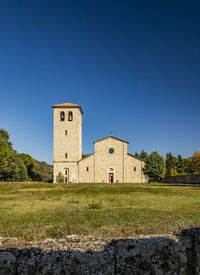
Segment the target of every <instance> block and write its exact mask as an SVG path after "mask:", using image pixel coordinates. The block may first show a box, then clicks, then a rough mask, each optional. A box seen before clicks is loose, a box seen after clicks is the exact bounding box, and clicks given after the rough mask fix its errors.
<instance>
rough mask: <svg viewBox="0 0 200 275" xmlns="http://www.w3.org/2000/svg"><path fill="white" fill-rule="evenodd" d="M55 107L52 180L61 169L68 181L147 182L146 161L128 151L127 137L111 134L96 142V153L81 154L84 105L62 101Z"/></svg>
mask: <svg viewBox="0 0 200 275" xmlns="http://www.w3.org/2000/svg"><path fill="white" fill-rule="evenodd" d="M52 108H53V110H54V115H53V117H54V125H53V137H54V150H53V182H54V183H56V177H57V176H58V174H59V173H62V174H63V176H64V180H65V182H66V183H117V182H119V183H145V182H147V178H146V177H145V175H144V174H143V171H142V168H143V167H144V164H145V162H144V161H143V160H142V159H140V158H137V157H135V156H133V155H131V154H130V153H128V144H129V142H128V141H125V140H123V139H120V138H117V137H114V136H112V135H111V136H108V137H105V138H102V139H99V140H97V141H95V142H94V153H93V154H91V155H89V156H87V157H84V158H82V115H83V110H82V108H81V106H79V105H76V104H72V103H63V104H59V105H53V106H52Z"/></svg>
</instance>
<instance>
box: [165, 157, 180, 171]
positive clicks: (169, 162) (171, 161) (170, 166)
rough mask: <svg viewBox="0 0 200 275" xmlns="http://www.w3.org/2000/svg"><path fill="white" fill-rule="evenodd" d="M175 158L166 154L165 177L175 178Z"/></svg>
mask: <svg viewBox="0 0 200 275" xmlns="http://www.w3.org/2000/svg"><path fill="white" fill-rule="evenodd" d="M177 161H178V160H177V158H176V157H173V156H172V154H171V153H167V154H166V176H176V165H177Z"/></svg>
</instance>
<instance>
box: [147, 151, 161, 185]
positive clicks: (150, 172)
mask: <svg viewBox="0 0 200 275" xmlns="http://www.w3.org/2000/svg"><path fill="white" fill-rule="evenodd" d="M143 171H144V174H145V175H146V176H148V177H149V178H150V180H153V181H159V180H160V178H162V177H164V176H165V173H166V166H165V161H164V158H163V156H161V155H159V154H158V152H157V151H154V152H152V153H151V154H150V155H149V156H148V157H147V160H146V163H145V166H144V168H143Z"/></svg>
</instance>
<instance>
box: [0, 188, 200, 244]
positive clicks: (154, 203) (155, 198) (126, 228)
mask: <svg viewBox="0 0 200 275" xmlns="http://www.w3.org/2000/svg"><path fill="white" fill-rule="evenodd" d="M191 226H200V187H192V186H176V185H174V186H173V185H170V186H168V185H164V184H160V185H159V184H117V185H106V184H93V185H92V184H79V185H57V184H48V183H37V184H34V183H31V184H15V183H13V184H6V183H2V184H0V236H4V237H18V238H22V239H26V240H38V239H44V238H47V237H50V238H61V237H64V236H65V235H67V234H80V235H88V234H89V235H95V236H101V237H103V236H111V237H126V236H136V235H140V234H142V235H145V234H167V233H171V232H174V231H176V232H177V231H180V230H181V229H183V228H187V227H191Z"/></svg>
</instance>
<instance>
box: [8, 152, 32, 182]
mask: <svg viewBox="0 0 200 275" xmlns="http://www.w3.org/2000/svg"><path fill="white" fill-rule="evenodd" d="M4 180H6V181H25V180H28V173H27V168H26V166H25V165H24V163H23V161H22V160H21V159H20V158H19V156H18V154H17V153H13V154H11V156H10V158H9V165H8V169H7V173H6V174H5V175H4Z"/></svg>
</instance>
